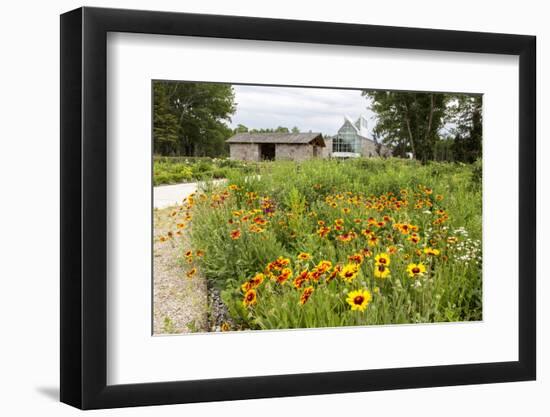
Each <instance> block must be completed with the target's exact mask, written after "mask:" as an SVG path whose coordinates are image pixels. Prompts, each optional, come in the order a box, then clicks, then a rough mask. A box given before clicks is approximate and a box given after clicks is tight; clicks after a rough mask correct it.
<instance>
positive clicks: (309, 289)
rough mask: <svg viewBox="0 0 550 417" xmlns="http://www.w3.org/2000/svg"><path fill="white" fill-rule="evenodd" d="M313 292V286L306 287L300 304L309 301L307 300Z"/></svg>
mask: <svg viewBox="0 0 550 417" xmlns="http://www.w3.org/2000/svg"><path fill="white" fill-rule="evenodd" d="M311 294H313V287H306V288H304V292H302V295H301V296H300V304H301V305H304V304H305V303H307V300H309V297H311Z"/></svg>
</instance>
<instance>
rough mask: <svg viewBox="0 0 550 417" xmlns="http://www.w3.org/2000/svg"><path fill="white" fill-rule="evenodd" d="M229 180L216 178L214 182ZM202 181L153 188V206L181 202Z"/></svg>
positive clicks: (160, 206) (171, 204)
mask: <svg viewBox="0 0 550 417" xmlns="http://www.w3.org/2000/svg"><path fill="white" fill-rule="evenodd" d="M225 181H227V180H225V179H220V180H214V181H213V182H214V184H219V183H222V182H225ZM200 184H201V183H200V182H188V183H185V184H173V185H159V186H157V187H154V189H153V207H155V208H166V207H171V206H176V205H178V204H181V202H182V200H183V199H184V198H186V197H187V196H188V195H189V194H191V193H194V192H195V191H197V188H198V187H199V185H200Z"/></svg>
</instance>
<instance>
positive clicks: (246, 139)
mask: <svg viewBox="0 0 550 417" xmlns="http://www.w3.org/2000/svg"><path fill="white" fill-rule="evenodd" d="M226 142H227V143H287V144H295V145H307V144H310V143H313V142H315V144H316V145H319V146H325V141H324V140H323V135H321V134H320V133H237V134H236V135H235V136H232V137H230V138H229V139H227V141H226Z"/></svg>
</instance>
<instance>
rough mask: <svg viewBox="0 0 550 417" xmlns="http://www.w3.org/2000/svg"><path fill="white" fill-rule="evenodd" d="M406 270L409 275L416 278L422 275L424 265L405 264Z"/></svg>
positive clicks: (424, 270) (424, 268)
mask: <svg viewBox="0 0 550 417" xmlns="http://www.w3.org/2000/svg"><path fill="white" fill-rule="evenodd" d="M407 272H408V273H409V277H411V278H417V277H419V276H422V275H424V273H425V272H426V266H425V265H424V264H423V263H418V264H409V266H407Z"/></svg>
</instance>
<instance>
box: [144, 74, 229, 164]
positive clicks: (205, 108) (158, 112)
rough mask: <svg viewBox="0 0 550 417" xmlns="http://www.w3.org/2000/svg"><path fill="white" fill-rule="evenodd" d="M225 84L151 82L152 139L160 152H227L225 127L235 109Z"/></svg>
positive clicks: (227, 85) (211, 153)
mask: <svg viewBox="0 0 550 417" xmlns="http://www.w3.org/2000/svg"><path fill="white" fill-rule="evenodd" d="M234 99H235V96H234V92H233V87H232V86H231V85H229V84H216V83H192V82H179V81H154V82H153V142H154V152H155V153H156V154H160V155H189V156H222V155H226V154H227V151H228V149H227V145H226V143H225V141H226V139H227V138H229V137H230V136H231V133H232V131H231V129H230V128H229V127H228V126H227V122H228V121H230V116H231V115H232V114H233V113H234V112H235V104H234Z"/></svg>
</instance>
